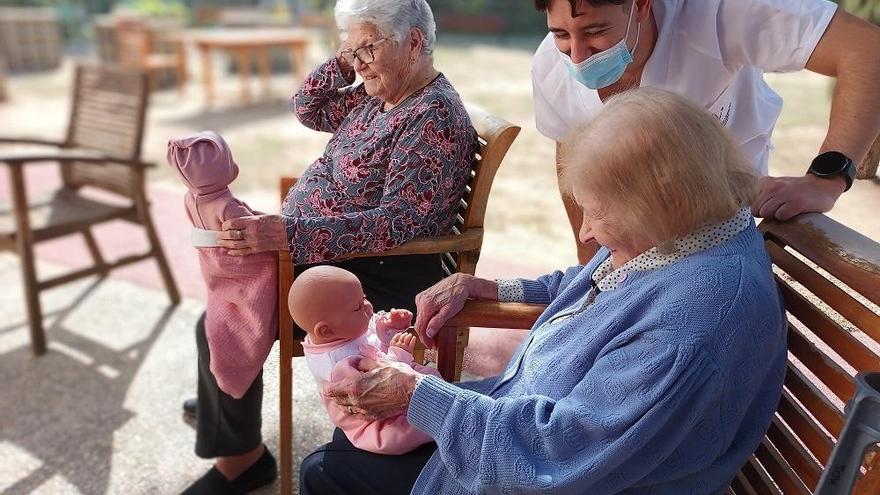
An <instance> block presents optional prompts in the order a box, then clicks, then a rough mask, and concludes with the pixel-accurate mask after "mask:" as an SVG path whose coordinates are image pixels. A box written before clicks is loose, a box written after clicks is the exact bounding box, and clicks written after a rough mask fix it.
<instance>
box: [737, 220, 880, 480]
mask: <svg viewBox="0 0 880 495" xmlns="http://www.w3.org/2000/svg"><path fill="white" fill-rule="evenodd" d="M759 228H760V230H761V231H762V232H763V234H764V239H765V245H766V248H767V252H768V253H769V254H770V257H771V259H772V260H773V267H774V271H775V274H776V279H777V282H778V284H779V288H780V291H781V293H782V296H783V297H784V299H785V305H786V309H787V311H788V316H789V325H788V349H789V360H788V369H787V373H786V377H785V388H784V391H783V395H782V399H781V400H780V403H779V408H778V409H777V411H776V415H775V417H774V418H773V423H772V424H771V426H770V429H769V431H768V433H767V435H766V436H765V438H764V439H763V441H762V443H761V445H760V446H759V447H758V449H757V450H756V451H755V453H754V454H753V455H752V456H751V458H750V459H749V461H748V462H747V463H746V464H745V465H744V466H743V468H742V470H741V471H740V472H739V473H738V474H737V476H736V478H735V479H734V481H733V483H732V485H731V487H730V492H732V493H735V494H751V493H757V494H764V493H785V494H789V493H792V494H809V493H812V491H813V490H814V489H815V488H816V484H817V483H818V481H819V477H820V476H821V474H822V470H823V469H824V467H825V466H826V464H827V462H828V458H829V456H830V454H831V450H832V448H833V447H834V443H835V442H836V440H837V438H838V437H839V435H840V432H841V429H842V428H843V425H844V422H845V417H844V413H843V407H844V404H845V403H846V401H848V400H849V399H850V398H852V396H853V394H854V392H855V385H854V381H853V377H854V375H855V374H856V373H858V372H860V371H876V370H880V311H878V307H877V306H878V305H880V245H878V243H876V242H874V241H873V240H871V239H869V238H867V237H865V236H863V235H861V234H858V233H857V232H854V231H852V230H850V229H849V228H847V227H845V226H843V225H841V224H839V223H837V222H835V221H834V220H831V219H830V218H828V217H826V216H824V215H819V214H811V215H802V216H800V217H798V218H797V219H796V220H794V221H789V222H776V221H768V220H765V221H763V222H762V223H761V225H760V227H759ZM853 493H856V494H860V495H869V494H870V495H877V494H880V459H878V458H877V456H875V455H874V453H873V452H872V453H869V454H868V455H867V456H865V459H864V464H863V476H862V477H861V479H860V480H859V481H858V482H857V483H856V487H855V491H854V492H853Z"/></svg>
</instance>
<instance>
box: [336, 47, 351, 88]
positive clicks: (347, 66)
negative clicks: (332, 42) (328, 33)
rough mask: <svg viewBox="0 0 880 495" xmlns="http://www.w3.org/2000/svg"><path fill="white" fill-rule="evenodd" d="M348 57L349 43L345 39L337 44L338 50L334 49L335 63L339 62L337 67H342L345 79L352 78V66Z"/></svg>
mask: <svg viewBox="0 0 880 495" xmlns="http://www.w3.org/2000/svg"><path fill="white" fill-rule="evenodd" d="M346 54H348V55H346ZM350 57H351V45H349V44H348V42H347V41H343V42H342V44H341V45H340V46H339V50H337V51H336V63H338V64H339V68H340V69H342V75H343V76H345V77H346V79H351V78H354V66H353V65H352V64H351V62H350V61H349V60H350Z"/></svg>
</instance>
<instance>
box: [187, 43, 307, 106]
mask: <svg viewBox="0 0 880 495" xmlns="http://www.w3.org/2000/svg"><path fill="white" fill-rule="evenodd" d="M186 39H187V40H188V41H190V42H192V43H194V44H195V45H196V48H198V50H199V54H200V56H201V59H202V81H203V84H204V87H205V101H206V102H207V103H208V104H211V103H212V102H213V101H214V66H213V60H212V55H213V54H212V52H213V51H214V50H219V51H225V52H227V53H230V54H232V55H233V56H234V57H235V59H236V65H237V66H238V72H239V76H240V78H241V101H242V102H244V103H248V102H250V101H251V91H250V77H251V61H252V60H253V59H254V58H256V61H257V70H258V71H259V75H260V80H261V82H262V87H263V93H264V94H268V93H269V90H270V88H269V86H270V77H271V68H270V60H269V50H270V49H271V48H283V49H286V50H288V51H289V52H290V62H291V65H292V68H293V69H294V70H295V71H296V74H297V76H296V80H295V81H296V82H299V81H301V80H303V79H305V77H306V75H307V74H308V72H307V70H306V51H307V49H308V45H309V37H308V34H307V33H306V32H305V31H303V30H300V29H294V28H289V29H265V28H261V29H260V28H258V29H212V30H205V31H201V32H191V33H189V34H187V35H186Z"/></svg>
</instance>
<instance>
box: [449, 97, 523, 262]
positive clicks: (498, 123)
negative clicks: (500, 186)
mask: <svg viewBox="0 0 880 495" xmlns="http://www.w3.org/2000/svg"><path fill="white" fill-rule="evenodd" d="M467 111H468V115H469V116H470V119H471V123H472V124H473V126H474V129H475V130H476V131H477V140H478V147H477V152H476V155H475V156H474V164H473V167H472V168H471V171H470V177H469V178H468V181H467V185H466V186H465V191H464V195H463V196H462V199H461V203H460V206H459V210H458V213H457V214H456V218H455V222H454V224H453V226H452V234H462V233H464V232H467V230H468V229H475V228H476V229H482V228H483V220H484V219H485V218H486V207H487V205H488V203H489V191H490V190H491V189H492V183H493V182H494V180H495V173H496V172H498V167H500V166H501V162H502V160H504V156H505V155H506V154H507V151H508V150H509V149H510V145H511V144H513V141H514V139H516V137H517V135H519V131H520V128H519V127H518V126H515V125H513V124H511V123H509V122H507V121H505V120H503V119H501V118H499V117H496V116H494V115H491V114H489V113H487V112H485V111H484V110H482V109H478V108H476V107H473V106H470V105H468V106H467ZM479 254H480V253H479V251H470V252H467V253H448V254H446V255H445V256H444V267H445V269H446V271H447V273H448V274H452V273H455V272H462V273H468V274H471V275H473V274H474V270H475V269H476V265H477V259H478V258H479Z"/></svg>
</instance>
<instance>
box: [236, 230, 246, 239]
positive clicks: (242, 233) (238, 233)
mask: <svg viewBox="0 0 880 495" xmlns="http://www.w3.org/2000/svg"><path fill="white" fill-rule="evenodd" d="M235 232H236V233H237V237H238V240H242V239H244V231H243V230H241V229H238V230H236V231H235Z"/></svg>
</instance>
